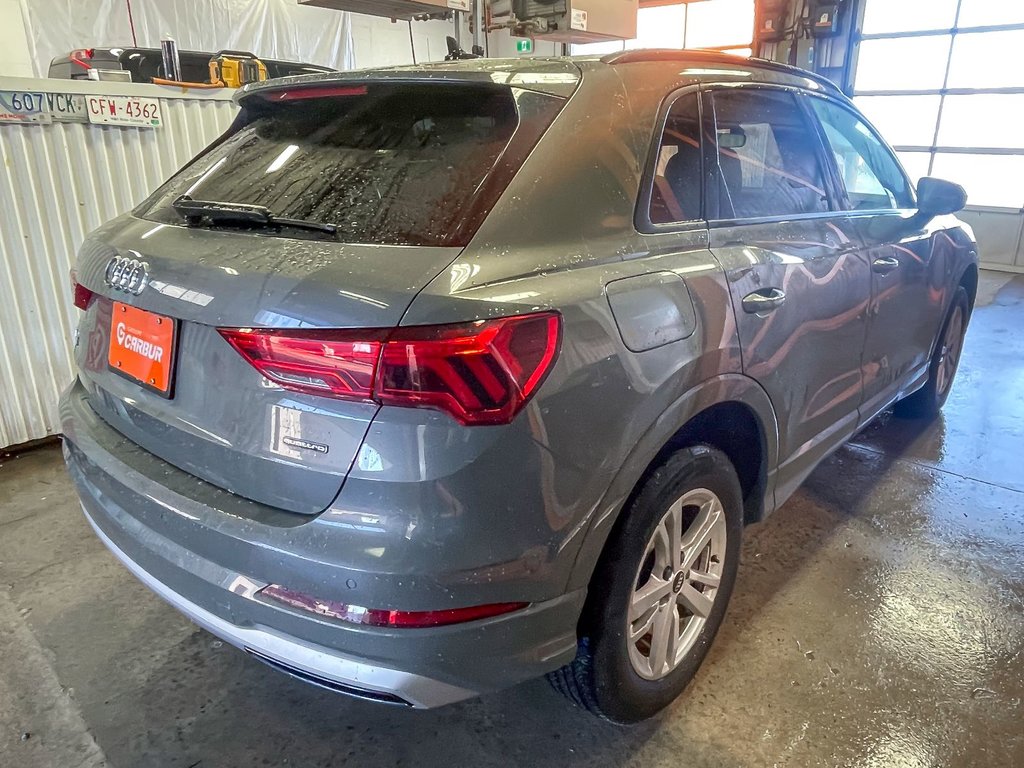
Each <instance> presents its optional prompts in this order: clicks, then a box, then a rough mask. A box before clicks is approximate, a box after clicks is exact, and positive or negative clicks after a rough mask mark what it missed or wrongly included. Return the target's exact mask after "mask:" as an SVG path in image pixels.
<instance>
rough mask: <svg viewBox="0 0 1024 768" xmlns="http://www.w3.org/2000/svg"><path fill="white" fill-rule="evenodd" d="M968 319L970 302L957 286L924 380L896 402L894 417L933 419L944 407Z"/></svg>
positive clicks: (964, 291) (961, 287)
mask: <svg viewBox="0 0 1024 768" xmlns="http://www.w3.org/2000/svg"><path fill="white" fill-rule="evenodd" d="M970 316H971V303H970V300H969V299H968V297H967V291H966V290H964V287H963V286H958V287H957V289H956V293H955V294H954V295H953V302H952V303H951V304H950V307H949V312H948V313H947V314H946V320H945V322H944V323H943V325H942V331H941V333H940V335H939V338H938V341H937V342H936V344H935V351H934V352H933V353H932V359H931V364H930V365H929V366H928V381H927V382H925V385H924V386H923V387H921V389H919V390H917V392H914V393H913V394H912V395H908V396H907V397H905V398H904V399H902V400H900V401H899V402H898V403H896V406H895V408H894V410H895V412H896V415H897V416H904V417H907V418H913V419H932V418H935V417H936V416H937V415H938V414H939V411H941V410H942V406H943V405H945V404H946V399H947V398H948V397H949V391H950V390H951V389H952V388H953V379H954V378H955V377H956V371H957V367H958V366H959V365H960V355H961V353H962V352H963V349H964V336H965V335H966V333H967V321H968V320H969V319H970Z"/></svg>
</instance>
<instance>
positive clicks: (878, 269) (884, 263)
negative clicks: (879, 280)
mask: <svg viewBox="0 0 1024 768" xmlns="http://www.w3.org/2000/svg"><path fill="white" fill-rule="evenodd" d="M899 266H900V260H899V259H897V258H896V257H895V256H882V257H881V258H878V259H875V260H874V261H873V262H871V271H872V272H874V273H875V274H876V275H888V274H889V273H890V272H892V271H893V270H894V269H897V268H898V267H899Z"/></svg>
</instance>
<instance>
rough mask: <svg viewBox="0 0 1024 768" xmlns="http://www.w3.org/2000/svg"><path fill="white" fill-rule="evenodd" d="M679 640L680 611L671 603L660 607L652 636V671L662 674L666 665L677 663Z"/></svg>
mask: <svg viewBox="0 0 1024 768" xmlns="http://www.w3.org/2000/svg"><path fill="white" fill-rule="evenodd" d="M678 640H679V611H677V610H676V607H675V605H672V604H669V605H666V606H662V607H661V608H659V609H658V613H657V615H656V618H655V620H654V636H653V637H652V638H651V656H650V659H651V672H653V673H654V674H655V675H661V674H662V673H663V672H665V671H667V670H666V665H669V666H671V665H672V664H674V663H675V660H676V659H675V656H676V642H677V641H678Z"/></svg>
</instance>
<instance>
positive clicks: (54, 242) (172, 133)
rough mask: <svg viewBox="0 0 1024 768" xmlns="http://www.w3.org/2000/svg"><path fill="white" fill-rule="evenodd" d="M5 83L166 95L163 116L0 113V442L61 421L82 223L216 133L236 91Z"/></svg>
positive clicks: (85, 227) (106, 215) (118, 204)
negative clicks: (120, 118) (122, 118)
mask: <svg viewBox="0 0 1024 768" xmlns="http://www.w3.org/2000/svg"><path fill="white" fill-rule="evenodd" d="M0 90H19V91H36V92H38V91H44V92H62V93H68V92H77V93H105V94H121V95H130V94H134V95H138V96H143V97H147V98H153V97H154V96H158V97H159V98H161V100H162V119H163V125H162V126H160V127H159V128H152V129H148V128H120V127H106V126H102V127H101V126H96V125H88V124H83V123H53V124H51V125H10V124H0V162H2V166H0V447H5V446H9V445H15V444H18V443H22V442H26V441H28V440H35V439H38V438H41V437H46V436H47V435H53V434H56V433H57V432H59V430H60V423H59V419H58V415H57V399H58V397H59V395H60V392H61V390H62V389H63V388H64V387H65V386H66V385H67V384H68V383H69V382H70V381H71V379H72V377H73V375H74V374H73V372H72V343H73V333H74V328H75V324H76V323H77V316H76V314H77V310H76V309H75V308H74V307H73V306H72V304H71V292H70V282H69V279H68V272H69V270H70V268H71V265H72V261H73V258H74V254H75V253H76V251H77V250H78V247H79V245H80V244H81V243H82V240H83V238H84V237H85V234H86V233H87V232H89V231H90V230H92V229H94V228H95V227H97V226H99V225H100V224H102V223H103V222H104V221H106V220H108V219H110V218H113V217H114V216H116V215H118V214H120V213H123V212H124V211H126V210H128V209H129V208H131V207H132V206H134V205H135V204H136V203H138V202H139V201H141V200H142V199H143V198H144V197H145V196H146V195H148V194H149V193H150V192H151V191H152V190H153V189H155V188H156V187H157V186H158V185H159V184H161V183H162V182H163V181H164V180H165V179H166V178H167V177H168V176H170V175H171V174H173V173H174V172H175V171H176V170H177V169H178V168H179V167H181V166H182V165H184V163H185V162H186V161H187V160H188V159H189V158H191V157H192V156H193V155H195V154H196V153H197V152H199V150H201V149H202V148H203V147H204V146H206V145H207V144H208V143H209V142H210V141H212V140H213V139H214V138H216V137H217V136H218V135H220V134H221V133H222V132H223V131H224V130H225V129H226V128H227V127H228V125H229V124H230V123H231V120H232V119H233V118H234V116H235V112H236V108H235V106H234V105H233V104H232V103H231V101H230V100H229V99H230V95H229V94H221V93H201V92H200V93H198V94H196V93H191V94H190V93H182V92H179V91H176V90H175V91H170V90H169V89H163V88H158V87H157V86H149V85H130V84H113V83H78V82H76V83H71V82H66V83H62V82H61V81H55V80H27V79H22V78H0Z"/></svg>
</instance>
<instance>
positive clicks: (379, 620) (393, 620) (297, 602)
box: [259, 584, 529, 629]
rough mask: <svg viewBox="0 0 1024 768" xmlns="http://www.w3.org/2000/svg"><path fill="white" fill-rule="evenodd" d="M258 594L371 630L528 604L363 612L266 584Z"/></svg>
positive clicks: (476, 616)
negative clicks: (362, 625) (369, 627)
mask: <svg viewBox="0 0 1024 768" xmlns="http://www.w3.org/2000/svg"><path fill="white" fill-rule="evenodd" d="M259 594H260V595H262V596H264V597H268V598H270V599H272V600H276V601H277V602H280V603H284V604H285V605H288V606H290V607H292V608H298V609H299V610H303V611H309V612H310V613H315V614H317V615H319V616H327V617H329V618H332V619H338V620H339V621H347V622H351V623H353V624H364V625H367V626H371V627H394V628H396V629H397V628H405V629H411V628H416V627H419V628H422V627H441V626H444V625H447V624H460V623H463V622H466V621H479V620H480V619H489V618H492V617H494V616H501V615H503V614H506V613H512V612H513V611H519V610H522V609H523V608H525V607H526V606H527V605H529V603H490V604H488V605H474V606H470V607H468V608H444V609H442V610H439V611H395V610H391V609H388V608H363V607H361V606H357V605H349V604H347V603H339V602H336V601H334V600H322V599H320V598H318V597H313V596H312V595H307V594H304V593H302V592H296V591H295V590H293V589H288V588H287V587H282V586H281V585H279V584H269V585H267V586H266V587H264V588H263V589H261V590H260V591H259Z"/></svg>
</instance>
